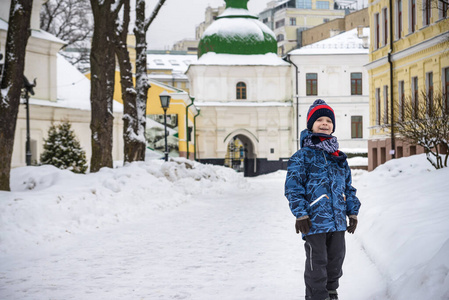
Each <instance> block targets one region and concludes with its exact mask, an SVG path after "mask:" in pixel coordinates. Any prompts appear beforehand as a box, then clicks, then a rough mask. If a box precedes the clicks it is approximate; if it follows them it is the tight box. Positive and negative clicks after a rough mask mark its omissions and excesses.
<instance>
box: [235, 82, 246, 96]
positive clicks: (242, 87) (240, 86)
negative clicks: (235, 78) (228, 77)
mask: <svg viewBox="0 0 449 300" xmlns="http://www.w3.org/2000/svg"><path fill="white" fill-rule="evenodd" d="M236 91H237V99H246V84H245V83H244V82H239V83H237V89H236Z"/></svg>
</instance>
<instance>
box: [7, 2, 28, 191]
mask: <svg viewBox="0 0 449 300" xmlns="http://www.w3.org/2000/svg"><path fill="white" fill-rule="evenodd" d="M32 6H33V1H32V0H11V8H10V13H9V24H8V35H7V38H6V51H5V52H6V55H5V66H4V72H3V77H2V78H1V84H0V87H1V93H0V153H1V155H0V190H4V191H9V190H10V172H11V160H12V151H13V146H14V134H15V131H16V122H17V114H18V112H19V104H20V94H21V89H22V86H23V70H24V68H25V53H26V45H27V43H28V38H29V36H30V30H29V28H30V19H31V9H32Z"/></svg>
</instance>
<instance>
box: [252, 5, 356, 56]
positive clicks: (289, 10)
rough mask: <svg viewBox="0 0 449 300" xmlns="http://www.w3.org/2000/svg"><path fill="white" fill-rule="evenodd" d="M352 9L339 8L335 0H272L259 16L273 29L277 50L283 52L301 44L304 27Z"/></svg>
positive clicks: (340, 15) (333, 17)
mask: <svg viewBox="0 0 449 300" xmlns="http://www.w3.org/2000/svg"><path fill="white" fill-rule="evenodd" d="M349 11H350V10H348V9H340V8H339V6H338V5H336V4H335V2H334V1H332V0H323V1H321V0H306V1H299V0H288V1H277V2H274V1H272V2H270V3H268V7H267V9H265V10H264V11H262V12H261V13H260V14H259V20H260V21H262V22H263V23H264V24H266V25H267V26H268V27H269V28H271V29H272V30H273V32H274V34H275V36H276V40H277V48H278V50H277V53H278V55H281V56H282V55H284V54H286V53H287V52H289V51H290V50H292V49H296V48H298V47H300V46H301V40H302V37H301V32H302V31H304V30H306V29H308V28H312V27H315V26H317V25H320V24H323V23H326V22H329V21H331V20H334V19H340V18H343V17H344V16H345V15H346V14H348V13H349Z"/></svg>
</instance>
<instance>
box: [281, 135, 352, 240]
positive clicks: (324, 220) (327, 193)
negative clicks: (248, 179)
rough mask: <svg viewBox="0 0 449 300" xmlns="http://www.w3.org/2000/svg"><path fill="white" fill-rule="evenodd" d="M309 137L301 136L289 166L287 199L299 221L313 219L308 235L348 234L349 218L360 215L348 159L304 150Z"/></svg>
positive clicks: (343, 156)
mask: <svg viewBox="0 0 449 300" xmlns="http://www.w3.org/2000/svg"><path fill="white" fill-rule="evenodd" d="M309 134H310V131H307V130H305V131H303V132H302V133H301V149H300V150H299V151H297V152H296V153H295V154H293V155H292V157H291V158H290V160H289V162H288V167H287V178H286V180H285V196H286V197H287V199H288V201H289V204H290V209H291V211H292V213H293V215H295V217H296V218H300V217H304V216H307V215H308V216H309V217H310V220H311V221H312V227H311V228H310V231H309V233H308V234H307V235H312V234H317V233H326V232H334V231H345V230H346V216H350V215H357V214H358V212H359V208H360V201H359V199H358V198H357V197H356V189H355V188H354V187H353V186H352V185H351V184H352V177H351V170H350V169H349V166H348V162H347V161H346V158H347V156H346V154H344V153H343V152H340V156H334V155H331V154H329V153H327V152H325V151H322V150H319V149H313V148H310V147H303V142H304V139H305V137H306V136H307V135H309ZM304 236H305V235H304V234H303V238H304Z"/></svg>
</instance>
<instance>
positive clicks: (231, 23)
mask: <svg viewBox="0 0 449 300" xmlns="http://www.w3.org/2000/svg"><path fill="white" fill-rule="evenodd" d="M247 4H248V0H226V10H225V11H224V12H223V13H222V14H221V15H220V16H219V17H218V18H217V20H215V21H214V22H213V23H212V24H211V25H210V26H209V27H208V28H207V29H206V31H205V32H204V34H203V37H202V38H201V40H200V42H199V45H198V57H201V56H202V55H203V54H205V53H208V52H215V53H220V54H243V55H254V54H266V53H277V42H276V38H275V36H274V33H273V31H271V29H269V28H268V27H267V26H266V25H265V24H263V23H262V22H260V21H259V20H258V19H257V17H256V16H254V15H252V14H251V13H250V12H249V11H248V9H247Z"/></svg>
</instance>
